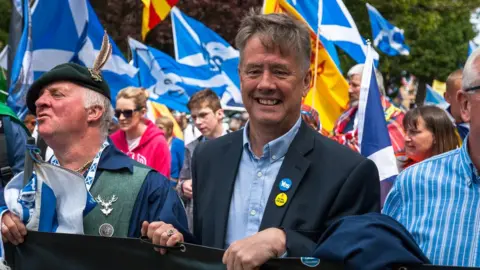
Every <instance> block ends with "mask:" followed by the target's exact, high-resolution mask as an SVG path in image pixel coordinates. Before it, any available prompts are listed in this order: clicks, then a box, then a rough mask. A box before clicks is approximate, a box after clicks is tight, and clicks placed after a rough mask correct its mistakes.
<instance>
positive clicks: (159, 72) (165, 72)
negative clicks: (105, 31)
mask: <svg viewBox="0 0 480 270" xmlns="http://www.w3.org/2000/svg"><path fill="white" fill-rule="evenodd" d="M128 44H129V46H130V49H131V51H132V60H133V65H134V66H135V67H137V68H138V73H137V77H138V81H139V84H140V85H142V86H143V87H145V88H147V89H148V91H149V93H150V95H149V99H151V100H152V101H155V102H158V103H161V104H164V105H165V106H167V107H168V108H170V109H173V110H176V111H180V112H187V111H188V108H187V103H188V100H189V95H191V94H193V93H195V92H197V91H199V90H201V87H199V86H195V85H193V86H192V85H188V84H185V80H183V78H182V77H181V76H182V75H184V74H185V73H186V74H192V76H193V74H196V76H201V75H202V74H201V73H202V72H203V69H198V68H194V67H190V66H185V65H181V64H179V63H177V62H176V61H175V60H174V59H173V58H171V57H170V56H169V55H167V54H165V53H163V52H161V51H159V50H156V49H154V48H152V47H149V46H146V45H145V44H143V43H141V42H139V41H137V40H135V39H132V38H129V39H128ZM209 75H210V74H207V76H209ZM217 94H218V93H217Z"/></svg>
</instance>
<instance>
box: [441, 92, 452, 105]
mask: <svg viewBox="0 0 480 270" xmlns="http://www.w3.org/2000/svg"><path fill="white" fill-rule="evenodd" d="M443 98H444V99H445V101H446V102H447V103H448V104H452V102H451V101H450V95H449V94H448V92H447V91H445V93H443Z"/></svg>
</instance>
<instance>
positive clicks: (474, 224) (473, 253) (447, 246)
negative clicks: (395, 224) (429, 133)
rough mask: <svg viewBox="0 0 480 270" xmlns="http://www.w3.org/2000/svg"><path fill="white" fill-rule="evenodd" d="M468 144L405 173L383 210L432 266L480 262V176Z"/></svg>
mask: <svg viewBox="0 0 480 270" xmlns="http://www.w3.org/2000/svg"><path fill="white" fill-rule="evenodd" d="M467 144H468V143H467V138H466V139H465V142H464V144H463V146H462V147H461V148H459V149H456V150H453V151H450V152H447V153H444V154H441V155H438V156H435V157H432V158H430V159H428V160H425V161H424V162H421V163H418V164H416V165H413V166H411V167H409V168H408V169H406V170H405V171H403V172H402V173H401V174H400V175H399V176H398V178H397V180H396V182H395V185H394V187H393V188H392V190H391V191H390V193H389V194H388V196H387V199H386V201H385V206H384V208H383V213H384V214H386V215H389V216H391V217H393V218H395V219H396V220H398V221H399V222H400V223H402V224H403V226H405V228H407V230H408V231H409V232H410V233H411V234H412V235H413V237H414V239H415V241H416V242H417V244H418V245H419V246H420V248H421V249H422V251H423V252H424V253H425V255H426V256H427V257H428V258H429V259H430V260H431V262H432V263H433V264H439V265H448V266H477V267H478V266H480V247H479V243H480V177H479V174H478V171H477V170H476V169H475V167H474V165H473V163H472V160H471V159H470V156H469V154H468V149H467Z"/></svg>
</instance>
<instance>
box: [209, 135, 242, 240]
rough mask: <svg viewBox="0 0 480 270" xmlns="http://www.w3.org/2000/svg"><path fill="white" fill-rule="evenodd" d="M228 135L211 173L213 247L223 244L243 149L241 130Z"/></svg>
mask: <svg viewBox="0 0 480 270" xmlns="http://www.w3.org/2000/svg"><path fill="white" fill-rule="evenodd" d="M230 136H231V138H230V141H228V142H227V143H226V144H225V145H223V146H222V149H221V151H222V152H221V155H220V156H218V157H215V159H217V160H218V162H217V163H218V171H217V172H215V173H214V174H212V175H213V178H214V179H211V180H212V181H211V183H212V184H213V183H214V184H215V187H214V189H215V193H214V194H215V195H216V198H215V207H214V208H215V209H214V211H213V213H212V215H213V216H214V219H215V224H214V227H215V240H214V243H215V245H214V246H215V247H223V246H224V244H225V236H226V231H227V223H228V213H229V210H230V202H231V200H232V194H233V187H234V185H235V178H236V176H237V171H238V166H239V163H240V160H241V157H242V151H243V146H242V145H243V133H242V131H239V132H236V133H235V134H232V135H230Z"/></svg>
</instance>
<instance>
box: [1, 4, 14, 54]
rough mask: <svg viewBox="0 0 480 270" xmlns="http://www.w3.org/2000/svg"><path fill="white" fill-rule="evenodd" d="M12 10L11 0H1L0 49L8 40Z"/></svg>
mask: <svg viewBox="0 0 480 270" xmlns="http://www.w3.org/2000/svg"><path fill="white" fill-rule="evenodd" d="M11 10H12V5H11V3H10V1H0V50H2V49H3V47H4V46H5V45H6V44H7V41H8V28H9V26H10V13H11Z"/></svg>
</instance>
